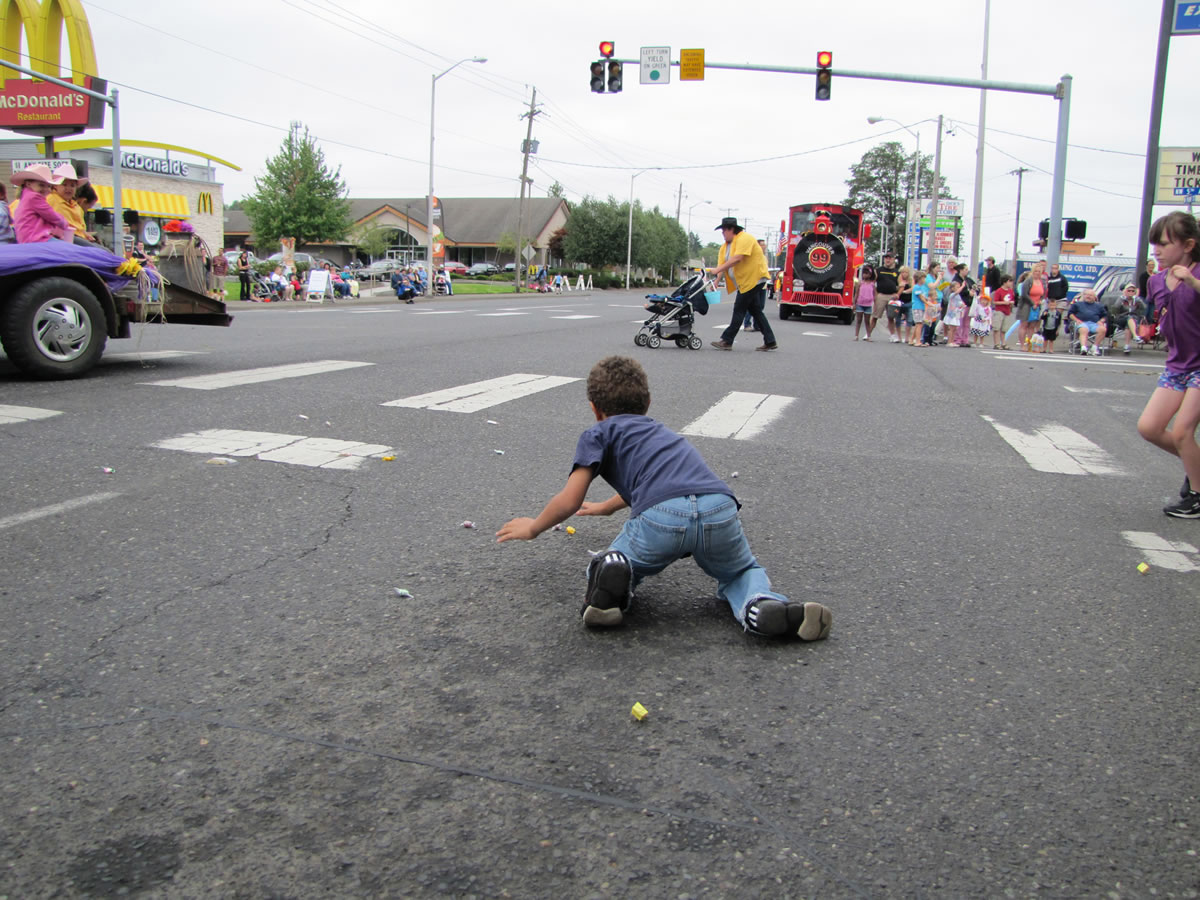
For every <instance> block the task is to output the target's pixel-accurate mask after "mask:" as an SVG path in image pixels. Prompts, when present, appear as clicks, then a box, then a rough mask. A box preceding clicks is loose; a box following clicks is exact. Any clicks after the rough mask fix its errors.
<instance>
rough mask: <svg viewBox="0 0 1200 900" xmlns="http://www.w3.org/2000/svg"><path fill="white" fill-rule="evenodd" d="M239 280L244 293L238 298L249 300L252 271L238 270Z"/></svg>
mask: <svg viewBox="0 0 1200 900" xmlns="http://www.w3.org/2000/svg"><path fill="white" fill-rule="evenodd" d="M238 281H240V282H241V284H242V295H241V296H240V297H238V299H239V300H249V299H250V273H249V272H238Z"/></svg>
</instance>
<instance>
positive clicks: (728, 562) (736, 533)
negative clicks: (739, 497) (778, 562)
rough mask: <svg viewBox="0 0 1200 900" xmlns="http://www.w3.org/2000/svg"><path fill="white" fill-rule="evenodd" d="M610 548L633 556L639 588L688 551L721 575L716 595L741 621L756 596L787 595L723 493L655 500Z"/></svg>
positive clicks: (709, 570) (715, 575)
mask: <svg viewBox="0 0 1200 900" xmlns="http://www.w3.org/2000/svg"><path fill="white" fill-rule="evenodd" d="M611 549H613V550H620V551H621V552H622V553H624V554H625V555H626V556H627V557H628V558H629V563H630V565H632V566H633V586H634V587H635V588H636V587H637V584H638V582H640V581H641V580H642V579H643V578H645V577H646V576H647V575H657V574H658V573H659V572H661V571H662V570H663V569H665V568H666V567H667V566H669V565H670V564H671V563H673V562H675V560H677V559H682V558H683V557H684V556H685V555H687V554H689V553H690V554H691V555H692V556H693V557H694V558H695V560H696V564H697V565H698V566H700V568H701V569H703V570H704V572H705V573H706V574H708V575H711V576H712V577H713V578H715V579H717V596H718V597H720V598H721V599H722V600H724V601H725V602H726V603H728V604H729V608H730V609H731V610H733V616H734V618H735V619H737V620H738V621H739V622H741V623H742V625H743V626H744V625H745V623H746V607H747V606H749V605H750V601H752V600H755V599H757V598H758V597H773V598H775V599H776V600H782V601H784V602H786V601H787V597H785V596H784V595H783V594H779V593H776V592H775V591H772V590H771V580H770V579H769V578H767V570H766V569H764V568H763V567H762V566H760V565H759V564H758V560H756V559H755V558H754V554H753V553H751V552H750V544H749V542H748V541H747V540H746V535H745V533H744V532H743V531H742V522H741V520H740V519H739V518H738V511H737V502H736V501H735V500H734V499H733V498H732V497H729V496H726V495H725V494H700V495H699V496H697V495H696V494H689V495H688V496H686V497H676V498H675V499H674V500H665V501H663V502H662V503H659V504H658V505H657V506H652V507H650V509H648V510H646V511H645V512H643V513H642V514H641V515H638V516H633V517H632V518H630V519H629V521H627V522H626V523H625V525H624V527H623V528H622V529H621V533H620V534H618V535H617V537H616V540H614V541H613V543H612V547H611ZM598 558H599V557H597V559H598Z"/></svg>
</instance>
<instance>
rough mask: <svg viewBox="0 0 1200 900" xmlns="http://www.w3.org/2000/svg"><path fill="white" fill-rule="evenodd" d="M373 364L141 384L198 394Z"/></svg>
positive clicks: (325, 364)
mask: <svg viewBox="0 0 1200 900" xmlns="http://www.w3.org/2000/svg"><path fill="white" fill-rule="evenodd" d="M373 365H375V363H368V362H351V361H348V360H341V359H322V360H318V361H316V362H310V363H289V364H287V365H283V366H266V367H264V368H261V369H240V370H237V371H233V372H217V373H216V374H214V375H192V376H189V377H187V378H168V379H165V380H163V381H143V382H141V383H142V384H153V385H159V386H161V387H182V388H192V389H194V390H197V391H216V390H220V389H221V388H227V387H234V386H236V385H239V384H259V383H261V382H264V381H278V380H280V379H282V378H300V377H302V376H305V375H321V374H323V373H325V372H340V371H341V370H343V369H357V368H359V367H360V366H373Z"/></svg>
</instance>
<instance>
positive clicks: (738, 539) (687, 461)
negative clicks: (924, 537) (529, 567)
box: [496, 356, 833, 641]
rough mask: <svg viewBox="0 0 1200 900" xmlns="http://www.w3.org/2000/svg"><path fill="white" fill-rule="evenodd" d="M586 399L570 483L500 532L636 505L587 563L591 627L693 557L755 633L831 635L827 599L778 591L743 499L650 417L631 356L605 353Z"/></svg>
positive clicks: (617, 615) (509, 535) (646, 389)
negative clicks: (746, 529) (742, 514)
mask: <svg viewBox="0 0 1200 900" xmlns="http://www.w3.org/2000/svg"><path fill="white" fill-rule="evenodd" d="M587 396H588V401H589V402H590V404H591V407H592V412H593V413H594V414H595V416H596V424H595V425H593V426H592V427H591V428H589V429H588V430H587V431H585V432H584V433H583V434H582V435H581V436H580V438H579V442H578V444H577V445H576V448H575V460H574V463H573V466H572V470H571V474H570V476H569V477H568V478H567V484H566V487H564V488H563V489H562V490H561V491H559V492H558V494H556V495H555V496H554V497H553V498H552V499H551V500H550V502H549V503H547V504H546V508H545V509H543V510H542V511H541V513H540V514H539V515H538V517H537V518H536V519H529V518H519V519H513V520H512V521H510V522H508V523H507V524H506V525H504V527H503V528H501V529H500V530H499V531H498V532H496V537H497V541H498V542H499V543H504V542H505V541H513V540H522V541H529V540H533V539H534V538H535V537H537V536H538V535H539V534H541V533H542V532H543V531H546V530H547V529H549V528H553V527H554V526H555V525H557V524H559V523H560V522H563V521H565V520H566V519H568V518H569V517H570V516H572V515H575V514H576V513H578V514H579V515H581V516H608V515H612V514H613V513H614V512H616V511H617V510H619V509H624V508H625V507H629V508H630V517H629V520H628V521H627V522H626V523H625V525H624V526H623V527H622V528H621V533H620V534H618V535H617V538H616V540H615V541H613V544H612V546H611V547H610V548H609V549H608V550H607V551H606V552H604V553H601V554H599V555H598V556H596V557H595V558H594V559H593V560H592V562H591V564H590V565H589V566H588V583H587V594H586V598H585V600H584V604H583V611H582V614H583V621H584V624H586V625H619V624H620V623H621V621H622V619H623V618H624V614H625V613H626V612H628V611H629V606H630V603H631V601H632V599H633V591H634V588H636V587H637V584H638V582H640V581H641V580H642V579H643V578H645V577H646V576H647V575H655V574H657V573H659V572H661V571H662V570H663V569H665V568H666V567H667V566H669V565H670V564H671V563H673V562H675V560H677V559H682V558H683V557H684V556H687V555H689V554H690V555H691V556H693V557H695V560H696V563H697V565H699V566H700V568H701V569H703V570H704V571H705V572H706V573H708V574H709V575H711V576H712V577H713V578H715V579H716V580H717V595H718V596H719V597H721V598H722V599H723V600H725V601H726V602H727V603H728V604H729V607H730V609H731V610H733V615H734V618H736V619H737V620H738V621H739V622H740V623H742V626H743V627H744V628H746V629H747V630H749V631H753V632H755V633H756V634H765V635H783V634H794V635H796V636H797V637H799V638H800V639H801V640H805V641H816V640H820V639H821V638H824V637H826V636H827V635H828V634H829V629H830V628H831V627H832V624H833V614H832V613H831V612H830V611H829V610H828V609H827V608H826V607H825V606H822V605H821V604H820V603H799V602H793V601H791V600H788V598H787V597H785V596H783V595H782V594H779V593H776V592H775V591H772V590H771V582H770V580H769V579H768V578H767V573H766V570H765V569H763V567H762V566H760V565H759V564H758V561H757V560H756V559H755V558H754V555H753V554H752V553H751V552H750V545H749V543H748V542H747V541H746V535H745V534H744V533H743V531H742V523H741V521H740V520H739V519H738V506H739V504H738V502H737V498H736V497H734V495H733V492H732V491H731V490H730V489H729V486H728V485H726V484H725V482H724V481H722V480H721V479H720V478H718V477H717V476H716V475H715V474H714V473H713V471H712V469H710V468H709V467H708V465H707V464H706V463H705V462H704V460H703V459H702V458H701V456H700V453H699V452H698V451H697V450H696V448H695V447H693V446H692V445H691V444H690V443H689V442H688V441H687V439H686V438H683V437H681V436H680V435H678V434H675V433H674V432H673V431H671V430H670V429H668V428H667V427H666V426H664V425H662V424H660V423H659V422H656V421H654V420H653V419H651V418H649V417H647V416H646V411H647V410H648V409H649V408H650V385H649V382H648V380H647V378H646V372H645V370H644V369H643V368H642V367H641V365H640V364H639V363H638V362H637V361H635V360H632V359H629V358H628V357H623V356H610V357H607V358H606V359H602V360H601V361H600V362H598V363H597V364H596V365H595V366H594V367H593V368H592V371H591V373H590V374H589V375H588V380H587ZM597 475H599V476H600V477H602V478H603V479H604V480H605V481H607V482H608V483H609V484H610V485H612V486H613V487H614V488H615V489H616V491H617V493H616V494H615V495H614V496H613V497H611V498H609V499H608V500H605V501H603V502H601V503H589V502H586V501H585V500H584V498H585V497H586V496H587V491H588V487H589V486H590V485H591V483H592V479H594V478H595V477H596V476H597Z"/></svg>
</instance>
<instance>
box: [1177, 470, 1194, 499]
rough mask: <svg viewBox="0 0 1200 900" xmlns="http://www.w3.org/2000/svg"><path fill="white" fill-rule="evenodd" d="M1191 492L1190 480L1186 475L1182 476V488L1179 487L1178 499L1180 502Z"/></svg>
mask: <svg viewBox="0 0 1200 900" xmlns="http://www.w3.org/2000/svg"><path fill="white" fill-rule="evenodd" d="M1191 492H1192V482H1191V479H1190V478H1188V477H1187V476H1186V475H1184V476H1183V487H1181V488H1180V489H1179V498H1180V499H1181V500H1182V499H1183V498H1184V497H1186V496H1187V495H1188V494H1190V493H1191Z"/></svg>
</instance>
